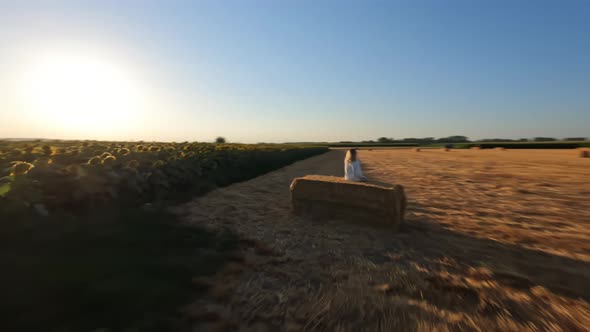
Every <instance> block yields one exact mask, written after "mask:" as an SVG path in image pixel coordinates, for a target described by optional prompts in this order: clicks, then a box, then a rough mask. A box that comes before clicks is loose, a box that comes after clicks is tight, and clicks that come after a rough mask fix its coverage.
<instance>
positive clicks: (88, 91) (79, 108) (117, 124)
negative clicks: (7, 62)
mask: <svg viewBox="0 0 590 332" xmlns="http://www.w3.org/2000/svg"><path fill="white" fill-rule="evenodd" d="M21 93H22V97H23V101H24V103H25V105H26V107H27V110H28V113H29V114H32V115H33V116H34V117H37V118H38V119H42V120H44V121H47V122H48V123H49V124H50V125H52V126H54V127H56V128H60V130H62V131H64V132H65V133H66V134H73V133H75V134H78V135H79V134H93V135H94V136H96V135H100V136H108V135H110V134H114V133H121V132H124V131H125V130H126V129H127V128H130V127H132V126H134V124H135V123H136V120H137V118H138V116H139V114H140V113H141V111H142V107H143V101H142V99H143V98H142V94H141V88H140V87H139V84H138V82H137V79H135V78H134V77H133V76H132V75H131V74H130V73H129V72H128V71H126V70H125V68H122V67H119V66H117V65H116V64H115V63H113V62H111V61H108V60H106V59H103V58H100V57H96V56H86V55H75V54H56V55H46V56H44V57H41V58H40V59H37V60H36V61H33V62H32V63H30V64H29V65H28V66H27V67H26V70H25V72H24V75H23V81H22V86H21ZM81 138H84V137H81Z"/></svg>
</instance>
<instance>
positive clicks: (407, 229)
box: [182, 149, 590, 331]
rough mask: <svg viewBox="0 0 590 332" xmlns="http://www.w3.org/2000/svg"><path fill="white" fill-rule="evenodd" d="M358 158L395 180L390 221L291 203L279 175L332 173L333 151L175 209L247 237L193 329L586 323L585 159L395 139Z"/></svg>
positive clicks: (589, 248)
mask: <svg viewBox="0 0 590 332" xmlns="http://www.w3.org/2000/svg"><path fill="white" fill-rule="evenodd" d="M359 157H360V158H361V160H362V162H363V164H364V165H365V168H366V173H367V174H368V176H369V177H370V178H371V179H374V180H378V181H383V182H394V183H399V184H402V185H404V186H405V187H406V192H407V195H408V199H409V207H408V214H407V218H406V222H405V224H404V225H403V227H402V230H401V231H400V232H398V233H394V232H392V231H390V230H388V229H383V228H375V227H370V226H367V225H359V224H351V223H344V222H342V221H340V220H312V219H310V218H308V217H299V216H294V215H292V214H291V213H290V201H289V184H290V183H291V181H292V179H293V178H294V177H297V176H303V175H306V174H322V175H335V176H342V174H343V164H342V163H343V158H344V152H343V151H340V150H333V151H330V152H329V153H326V154H324V155H320V156H316V157H313V158H310V159H307V160H304V161H300V162H297V163H294V164H292V165H290V166H287V167H285V168H282V169H280V170H277V171H274V172H271V173H269V174H266V175H263V176H261V177H258V178H255V179H252V180H250V181H246V182H243V183H238V184H234V185H231V186H229V187H226V188H222V189H219V190H216V191H213V192H211V193H209V194H207V195H205V196H203V197H200V198H197V199H195V200H194V201H192V202H190V203H188V204H187V205H185V206H184V207H183V209H182V213H183V214H184V216H185V220H186V221H187V222H190V223H193V224H197V225H201V226H205V227H211V228H216V229H219V228H227V229H230V230H232V231H235V232H237V233H239V234H240V235H241V236H243V237H244V238H247V239H250V241H247V242H246V244H245V245H244V246H243V248H242V251H241V254H240V257H238V258H236V262H234V263H231V264H230V265H229V266H228V267H227V269H226V270H225V272H223V273H221V274H219V275H218V276H216V277H215V279H214V280H211V281H209V282H210V283H211V284H212V286H211V288H210V292H209V295H210V296H209V297H208V298H207V299H201V300H198V301H196V302H195V303H194V304H193V305H191V306H190V307H189V308H188V310H189V312H190V313H191V314H192V315H194V316H195V317H196V318H195V319H196V323H195V324H196V326H195V329H196V330H199V329H202V330H208V329H211V328H213V327H216V328H220V329H222V330H224V329H225V330H229V331H232V330H239V329H241V330H244V331H247V330H250V331H300V330H325V331H362V330H367V331H393V330H404V331H406V330H409V331H414V330H415V331H430V330H434V329H437V330H441V331H446V330H449V331H451V330H453V331H454V330H473V331H502V330H504V331H505V330H530V331H538V330H552V331H578V330H579V331H583V330H585V327H586V326H590V305H589V304H588V300H590V282H588V280H590V200H589V199H588V197H590V192H589V190H590V189H589V188H590V172H588V170H589V169H590V160H589V159H582V158H576V157H574V156H573V152H572V151H512V150H511V151H483V150H481V151H473V150H470V151H452V152H444V151H442V150H427V151H422V152H414V151H411V150H398V149H396V150H372V151H360V152H359ZM203 312H206V313H207V315H205V316H203ZM203 317H209V318H211V317H215V318H214V319H207V322H206V323H203V319H202V318H203Z"/></svg>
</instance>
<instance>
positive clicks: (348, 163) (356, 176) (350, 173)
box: [344, 149, 367, 181]
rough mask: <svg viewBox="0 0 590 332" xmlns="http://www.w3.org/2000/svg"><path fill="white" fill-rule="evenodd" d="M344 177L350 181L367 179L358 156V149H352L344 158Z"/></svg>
mask: <svg viewBox="0 0 590 332" xmlns="http://www.w3.org/2000/svg"><path fill="white" fill-rule="evenodd" d="M344 179H346V180H350V181H367V178H366V177H365V176H364V175H363V169H362V168H361V162H360V160H358V159H357V158H356V150H355V149H350V150H348V152H346V158H344Z"/></svg>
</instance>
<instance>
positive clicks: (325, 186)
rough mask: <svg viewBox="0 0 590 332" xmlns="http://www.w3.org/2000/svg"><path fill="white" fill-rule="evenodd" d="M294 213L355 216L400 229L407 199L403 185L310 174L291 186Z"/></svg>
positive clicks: (295, 180)
mask: <svg viewBox="0 0 590 332" xmlns="http://www.w3.org/2000/svg"><path fill="white" fill-rule="evenodd" d="M291 202H292V205H293V210H294V212H295V213H304V212H311V213H313V214H323V215H324V216H327V217H352V218H353V219H355V220H362V221H366V222H375V223H378V224H384V225H388V226H390V227H393V228H394V229H397V228H398V227H399V224H400V223H401V222H402V221H403V219H404V215H405V210H406V205H407V200H406V196H405V193H404V188H403V187H402V186H401V185H378V184H371V183H364V182H353V181H347V180H344V179H343V178H340V177H333V176H320V175H308V176H304V177H300V178H296V179H294V180H293V182H292V183H291Z"/></svg>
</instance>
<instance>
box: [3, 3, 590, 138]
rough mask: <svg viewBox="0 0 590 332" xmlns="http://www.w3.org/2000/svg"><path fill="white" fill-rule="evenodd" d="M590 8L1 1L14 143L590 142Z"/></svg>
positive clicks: (8, 130) (6, 130)
mask: <svg viewBox="0 0 590 332" xmlns="http://www.w3.org/2000/svg"><path fill="white" fill-rule="evenodd" d="M588 17H590V2H588V1H575V0H574V1H565V2H559V1H444V2H442V1H255V0H251V1H192V2H191V1H94V2H92V1H71V2H67V1H61V2H60V1H56V2H48V1H1V0H0V138H58V139H105V140H158V141H185V140H188V141H210V140H212V139H214V138H215V137H216V136H224V137H227V138H228V140H230V141H234V142H285V141H291V142H295V141H341V140H368V139H375V138H377V137H381V136H386V137H393V138H404V137H426V136H435V137H440V136H449V135H465V136H468V137H470V138H472V139H479V138H493V137H504V138H520V137H534V136H549V137H559V138H561V137H589V136H590V127H589V126H588V123H590V91H589V87H590V56H588V55H589V54H590V38H588V35H589V34H590V20H588Z"/></svg>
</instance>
